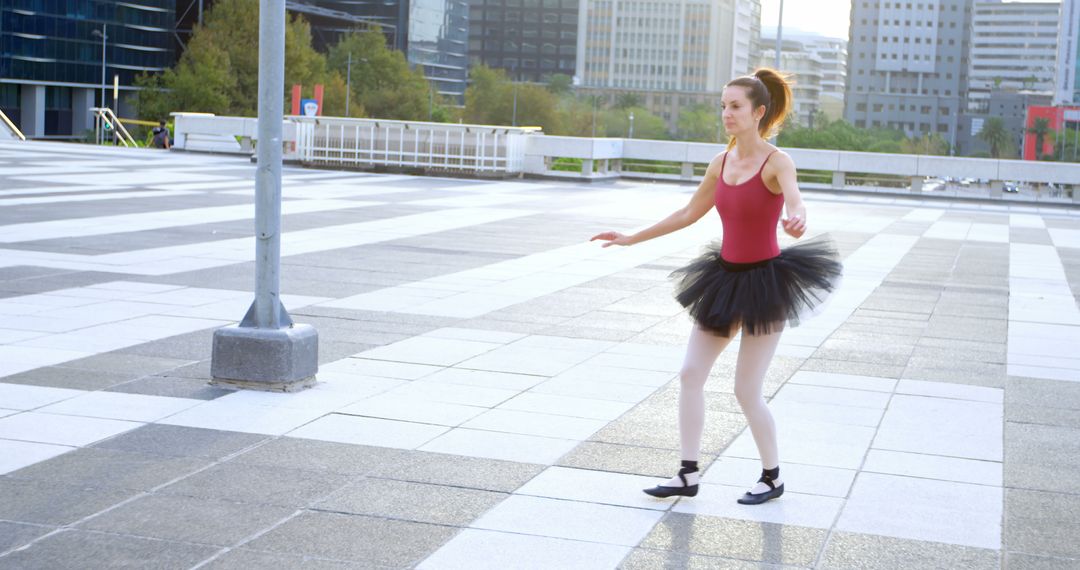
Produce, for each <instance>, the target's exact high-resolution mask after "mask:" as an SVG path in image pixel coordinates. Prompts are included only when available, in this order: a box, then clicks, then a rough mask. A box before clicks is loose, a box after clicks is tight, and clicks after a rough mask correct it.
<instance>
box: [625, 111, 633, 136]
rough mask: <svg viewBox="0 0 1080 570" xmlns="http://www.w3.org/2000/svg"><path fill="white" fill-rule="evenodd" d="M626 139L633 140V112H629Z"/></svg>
mask: <svg viewBox="0 0 1080 570" xmlns="http://www.w3.org/2000/svg"><path fill="white" fill-rule="evenodd" d="M626 138H628V139H632V138H634V112H633V111H630V134H629V135H628V136H627V137H626Z"/></svg>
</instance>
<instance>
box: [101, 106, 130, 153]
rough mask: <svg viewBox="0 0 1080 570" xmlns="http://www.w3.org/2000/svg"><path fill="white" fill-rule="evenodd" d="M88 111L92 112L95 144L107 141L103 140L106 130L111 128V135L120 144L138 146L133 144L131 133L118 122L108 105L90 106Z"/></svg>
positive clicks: (105, 136)
mask: <svg viewBox="0 0 1080 570" xmlns="http://www.w3.org/2000/svg"><path fill="white" fill-rule="evenodd" d="M90 112H92V113H93V114H94V136H95V139H96V140H97V144H105V143H106V142H108V141H106V140H105V139H106V138H107V137H108V135H107V132H106V131H110V130H111V131H112V132H113V136H114V137H116V139H117V140H119V141H120V144H122V145H124V146H127V147H131V146H138V145H137V144H135V139H134V138H132V136H131V133H128V130H127V129H126V128H124V124H123V123H121V122H120V119H119V118H117V117H116V114H115V113H113V112H112V109H110V108H108V107H91V108H90Z"/></svg>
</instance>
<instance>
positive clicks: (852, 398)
mask: <svg viewBox="0 0 1080 570" xmlns="http://www.w3.org/2000/svg"><path fill="white" fill-rule="evenodd" d="M890 397H892V395H891V394H887V393H884V392H872V391H869V390H848V389H847V388H828V387H823V386H811V385H807V384H785V385H784V386H782V387H781V388H780V389H779V390H778V391H777V392H776V396H773V399H772V401H774V402H779V401H790V402H798V403H808V404H828V405H835V406H857V407H862V408H871V409H875V410H884V409H885V406H887V405H888V403H889V398H890Z"/></svg>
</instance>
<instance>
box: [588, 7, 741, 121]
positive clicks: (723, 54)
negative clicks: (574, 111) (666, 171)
mask: <svg viewBox="0 0 1080 570" xmlns="http://www.w3.org/2000/svg"><path fill="white" fill-rule="evenodd" d="M760 14H761V2H760V0H582V9H581V12H580V13H579V16H578V46H577V64H576V66H575V67H576V72H577V73H576V83H577V84H578V85H579V86H580V91H581V92H584V93H588V94H594V95H600V96H602V97H605V98H606V99H607V100H608V101H614V100H615V98H616V97H617V96H618V95H621V94H633V95H636V96H638V97H639V98H640V99H641V100H642V102H643V105H644V106H645V107H646V108H648V109H649V110H650V111H651V112H653V113H656V114H657V115H659V116H661V117H662V118H663V119H664V120H665V121H666V122H667V125H668V128H669V129H671V130H674V129H675V127H676V123H677V122H678V118H679V114H680V113H681V112H682V110H683V109H685V108H687V107H689V106H692V105H708V106H709V107H710V108H713V107H716V106H717V105H718V104H719V98H720V94H721V92H722V91H723V88H724V85H725V84H727V82H728V81H730V80H731V79H733V78H734V77H737V76H740V75H746V74H747V73H750V72H751V71H752V70H753V68H754V67H755V66H756V64H757V61H758V59H759V50H760V47H759V38H760V33H761V28H760Z"/></svg>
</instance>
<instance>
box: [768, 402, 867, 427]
mask: <svg viewBox="0 0 1080 570" xmlns="http://www.w3.org/2000/svg"><path fill="white" fill-rule="evenodd" d="M769 409H770V410H772V413H773V416H774V417H775V418H776V421H778V422H786V421H788V420H808V421H814V422H825V423H834V424H850V425H856V426H867V427H877V425H878V424H879V423H880V422H881V417H882V416H883V415H884V414H885V410H881V409H874V408H862V407H858V406H838V405H833V404H818V403H812V402H798V401H795V400H792V399H773V401H772V402H770V403H769Z"/></svg>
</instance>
